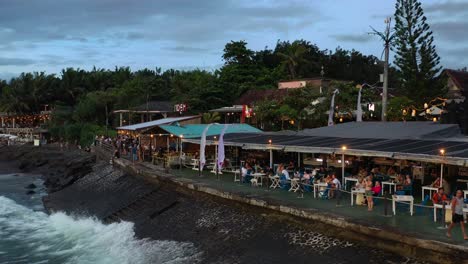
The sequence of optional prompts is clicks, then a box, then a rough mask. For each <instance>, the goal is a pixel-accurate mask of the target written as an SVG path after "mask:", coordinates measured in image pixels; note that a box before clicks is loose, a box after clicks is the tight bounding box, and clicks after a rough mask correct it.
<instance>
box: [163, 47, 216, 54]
mask: <svg viewBox="0 0 468 264" xmlns="http://www.w3.org/2000/svg"><path fill="white" fill-rule="evenodd" d="M163 49H164V50H170V51H177V52H189V53H191V52H195V53H196V52H206V51H210V49H208V48H198V47H188V46H175V47H164V48H163Z"/></svg>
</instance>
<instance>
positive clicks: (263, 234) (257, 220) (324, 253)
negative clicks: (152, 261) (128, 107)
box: [0, 150, 422, 263]
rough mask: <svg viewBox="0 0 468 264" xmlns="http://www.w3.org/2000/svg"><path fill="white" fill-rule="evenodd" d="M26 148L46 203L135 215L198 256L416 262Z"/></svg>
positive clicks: (77, 156) (138, 224)
mask: <svg viewBox="0 0 468 264" xmlns="http://www.w3.org/2000/svg"><path fill="white" fill-rule="evenodd" d="M30 151H31V152H29V153H23V154H22V155H19V156H20V158H19V160H18V161H19V162H18V165H21V166H22V167H23V169H29V170H34V166H35V165H34V164H41V163H43V165H41V167H39V170H41V171H43V173H44V179H45V184H46V186H47V188H48V189H49V190H50V191H51V192H50V193H49V195H48V196H46V197H45V198H44V204H45V205H46V207H47V208H48V209H49V211H65V212H67V213H69V214H76V215H91V216H96V217H97V218H99V219H101V220H102V221H104V222H108V223H110V222H115V221H130V222H134V223H135V232H136V234H137V236H138V237H140V238H151V239H155V240H175V241H183V242H192V243H193V244H194V245H195V246H196V247H197V248H198V250H199V251H201V252H202V256H201V259H202V260H201V262H202V263H422V262H418V261H415V260H413V259H407V258H404V257H400V256H396V255H394V254H391V253H387V252H384V251H381V250H376V249H374V248H373V247H372V244H362V243H355V242H350V241H345V240H342V239H338V238H336V237H335V236H334V235H333V232H328V231H327V229H326V228H324V226H323V225H321V224H318V223H317V224H314V223H310V222H301V221H302V220H300V219H292V218H290V217H285V216H284V215H281V214H276V213H275V212H273V211H267V210H263V209H259V208H257V207H251V206H247V205H241V204H238V203H234V202H230V201H227V200H220V199H218V198H214V197H211V196H208V195H195V194H190V193H187V192H181V191H180V190H179V189H177V187H176V186H173V185H170V184H167V183H162V184H159V185H157V184H154V183H149V182H146V181H145V180H143V179H142V178H139V177H135V176H132V175H128V174H126V173H124V172H122V171H121V170H117V169H114V168H113V167H112V166H110V165H109V164H108V162H100V161H98V162H95V159H94V157H93V156H92V155H89V154H87V153H83V154H81V153H79V152H76V153H66V154H62V155H58V154H57V153H55V152H53V151H55V150H52V153H51V154H50V155H49V154H48V153H44V151H43V150H42V151H41V153H42V154H38V153H32V152H35V151H36V150H30ZM44 155H45V156H47V157H48V158H47V159H44ZM21 157H26V159H23V158H21ZM0 158H1V157H0ZM35 158H38V159H40V160H41V162H40V163H38V162H37V161H36V160H35ZM44 160H46V161H47V162H43V161H44ZM81 169H82V170H81Z"/></svg>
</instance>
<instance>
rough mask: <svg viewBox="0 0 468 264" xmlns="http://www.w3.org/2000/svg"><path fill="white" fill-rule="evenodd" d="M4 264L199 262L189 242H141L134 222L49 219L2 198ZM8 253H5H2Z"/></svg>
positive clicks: (63, 216) (58, 215)
mask: <svg viewBox="0 0 468 264" xmlns="http://www.w3.org/2000/svg"><path fill="white" fill-rule="evenodd" d="M0 237H2V239H1V241H0V249H2V250H1V251H2V253H3V254H0V263H2V264H3V263H10V262H14V263H43V262H45V261H47V263H71V264H74V263H77V264H87V263H97V264H101V263H102V264H107V263H109V264H110V263H112V264H114V263H122V264H127V263H128V264H133V263H138V264H140V263H141V264H144V263H170V264H179V263H195V262H199V259H200V257H201V253H200V252H198V251H197V249H196V248H195V247H194V245H193V244H191V243H183V242H175V241H162V240H157V241H154V240H149V239H137V238H136V237H135V232H134V224H133V223H131V222H119V223H112V224H103V223H102V222H100V221H99V220H97V219H96V218H92V217H72V216H69V215H67V214H65V213H61V212H58V213H54V214H52V215H47V214H45V213H43V212H37V211H33V210H31V209H29V208H26V207H24V206H22V205H19V204H17V203H16V202H15V201H13V200H11V199H9V198H6V197H3V196H0ZM4 252H6V253H4Z"/></svg>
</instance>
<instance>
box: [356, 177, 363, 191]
mask: <svg viewBox="0 0 468 264" xmlns="http://www.w3.org/2000/svg"><path fill="white" fill-rule="evenodd" d="M363 181H364V177H359V178H358V181H357V182H356V184H355V185H354V188H355V189H361V188H364V184H363Z"/></svg>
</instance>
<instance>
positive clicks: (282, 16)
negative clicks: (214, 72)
mask: <svg viewBox="0 0 468 264" xmlns="http://www.w3.org/2000/svg"><path fill="white" fill-rule="evenodd" d="M422 2H423V7H424V9H425V12H426V16H427V17H428V21H429V23H430V26H431V28H432V30H433V31H434V34H435V38H436V45H437V50H438V52H439V54H440V55H441V57H442V62H443V65H444V66H445V67H449V68H459V67H463V66H468V34H467V33H466V32H467V29H468V19H466V18H467V17H468V0H423V1H422ZM393 12H394V1H392V0H385V1H382V0H380V1H376V0H328V1H323V0H290V1H281V0H256V1H252V0H138V1H131V0H40V1H31V0H0V78H2V77H3V78H8V77H11V76H14V75H16V74H18V73H20V72H24V71H46V72H48V73H57V72H59V71H60V70H61V69H62V68H64V67H79V68H83V69H90V68H92V67H93V66H96V67H102V68H114V67H115V66H130V67H131V68H132V70H136V69H139V68H144V67H148V68H154V67H156V66H159V67H162V68H163V69H167V68H177V69H191V68H194V67H198V68H204V69H214V68H216V67H219V66H220V65H221V64H222V63H223V62H222V60H221V55H222V50H223V47H224V45H225V44H226V43H227V42H229V41H230V40H245V41H247V42H248V43H249V48H251V49H254V50H259V49H263V48H264V47H265V46H268V47H274V45H275V43H276V41H277V40H278V39H281V40H295V39H301V38H303V39H306V40H309V41H311V42H312V43H315V44H317V45H318V46H319V47H320V48H322V49H325V48H326V49H334V48H336V47H337V46H341V47H343V48H346V49H352V48H355V49H357V50H359V51H361V52H363V53H365V54H373V55H376V56H378V57H380V56H381V52H382V46H381V43H380V42H379V41H378V39H376V38H375V37H372V36H370V35H368V34H367V32H369V31H370V30H369V26H370V25H372V26H373V27H375V28H377V29H383V28H384V23H383V21H384V18H385V17H386V16H388V15H392V14H393Z"/></svg>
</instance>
